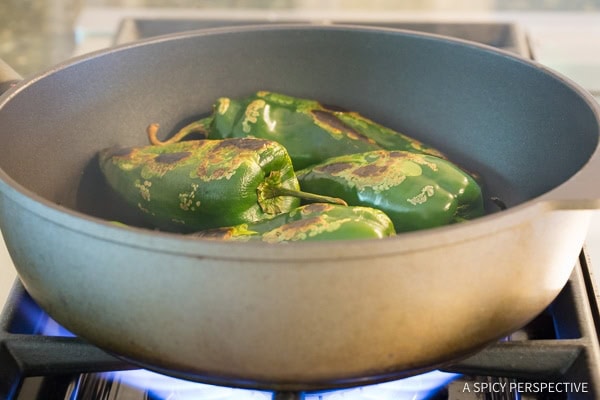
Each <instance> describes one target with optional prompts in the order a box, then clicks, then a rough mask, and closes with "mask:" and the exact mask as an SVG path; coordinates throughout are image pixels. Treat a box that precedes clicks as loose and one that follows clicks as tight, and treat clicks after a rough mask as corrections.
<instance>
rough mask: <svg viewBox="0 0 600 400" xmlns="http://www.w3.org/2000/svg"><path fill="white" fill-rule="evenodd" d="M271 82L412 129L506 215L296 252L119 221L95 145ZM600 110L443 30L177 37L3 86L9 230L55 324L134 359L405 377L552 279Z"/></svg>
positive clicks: (467, 342) (578, 230)
mask: <svg viewBox="0 0 600 400" xmlns="http://www.w3.org/2000/svg"><path fill="white" fill-rule="evenodd" d="M259 89H265V90H271V91H278V92H282V93H286V94H290V95H294V96H298V97H307V98H314V99H318V100H320V101H322V102H324V103H326V104H334V105H337V106H340V107H344V108H346V109H350V110H356V111H360V112H361V113H363V114H364V115H366V116H368V117H370V118H371V119H374V120H376V121H378V122H380V123H382V124H384V125H388V126H390V127H392V128H394V129H397V130H400V131H402V132H405V133H407V134H410V135H413V136H416V137H417V138H419V139H421V140H422V141H424V142H426V143H428V144H431V145H433V146H436V147H438V148H439V149H441V150H442V151H444V152H445V153H446V154H447V155H448V156H449V157H450V159H452V160H455V161H456V162H458V163H460V164H461V165H463V166H464V167H465V168H467V169H469V170H471V171H476V172H477V173H478V174H480V175H481V178H482V181H483V182H484V190H485V193H486V197H493V196H495V197H499V198H501V199H502V200H503V201H504V202H505V203H506V204H507V206H508V208H507V209H506V210H504V211H498V210H496V209H494V208H493V207H490V208H489V210H488V211H489V212H488V214H487V215H486V216H484V217H481V218H478V219H476V220H473V221H469V222H465V223H460V224H457V225H451V226H445V227H441V228H435V229H429V230H424V231H419V232H410V233H402V234H399V235H397V236H395V237H393V238H388V239H383V240H356V241H343V242H342V241H339V242H320V243H290V244H285V245H268V244H260V243H229V242H219V241H210V240H198V239H196V238H189V237H185V236H183V235H178V234H173V233H163V232H157V231H153V230H151V229H147V228H146V227H144V226H132V227H120V226H116V225H114V224H111V223H110V222H108V220H109V219H111V218H115V216H116V215H118V214H119V212H120V210H121V208H120V206H119V205H118V202H117V201H116V200H115V199H113V198H111V195H110V194H109V192H108V191H107V190H106V186H105V185H104V182H103V180H102V178H101V175H100V173H99V171H98V167H97V165H96V161H97V160H96V159H95V157H96V154H97V152H98V150H100V149H102V148H105V147H109V146H113V145H121V146H131V145H142V144H146V139H145V134H144V132H145V128H146V126H147V125H148V124H149V123H151V122H159V123H160V124H161V126H162V133H163V135H164V136H167V135H169V134H171V133H173V132H174V131H176V130H177V129H178V128H179V127H180V126H181V125H183V124H185V123H187V122H189V121H191V120H193V119H195V118H198V117H201V116H203V115H206V114H207V113H208V112H210V110H211V105H212V103H213V102H214V100H215V99H216V98H218V97H220V96H229V97H240V96H245V95H248V94H250V93H252V92H254V91H256V90H259ZM599 114H600V112H599V109H598V105H597V104H596V103H595V102H594V100H593V98H592V97H591V96H589V95H588V94H586V93H585V91H583V90H582V89H580V88H579V87H577V86H576V85H575V84H573V83H572V82H570V81H569V80H568V79H566V78H564V77H562V76H560V75H558V74H556V73H554V72H552V71H550V70H548V69H546V68H544V67H543V66H541V65H538V64H536V63H535V62H531V61H527V60H524V59H522V58H520V57H518V56H514V55H511V54H508V53H505V52H502V51H498V50H495V49H492V48H489V47H486V46H483V45H478V44H474V43H469V42H464V41H461V40H457V39H451V38H447V37H442V36H435V35H429V34H424V33H416V32H410V31H397V30H389V29H383V28H369V27H354V26H315V25H311V26H304V25H286V26H269V27H263V26H258V27H256V26H255V27H236V28H221V29H214V30H206V31H196V32H187V33H183V34H176V35H170V36H165V37H160V38H155V39H151V40H147V41H142V42H138V43H135V44H130V45H126V46H122V47H117V48H113V49H109V50H105V51H101V52H97V53H94V54H91V55H86V56H83V57H80V58H77V59H73V60H70V61H68V62H66V63H63V64H60V65H58V66H56V67H54V68H52V69H50V70H48V71H46V72H44V73H41V74H39V75H37V76H35V77H33V78H31V79H28V80H26V81H22V82H20V83H19V84H17V85H16V87H14V88H12V89H10V90H9V91H8V92H7V93H5V94H4V95H3V97H2V98H1V102H0V134H1V137H0V140H1V142H2V143H3V145H2V146H1V148H0V167H1V171H0V192H1V197H0V228H1V229H2V232H3V235H4V238H5V241H6V245H7V248H8V250H9V252H10V255H11V257H12V258H13V260H14V264H15V266H16V268H17V271H18V275H19V277H20V279H21V280H22V282H23V284H24V286H25V288H26V289H27V291H28V292H29V293H30V294H31V296H32V297H33V298H34V299H35V300H36V301H37V302H38V303H39V304H40V305H41V306H42V307H43V308H44V309H45V310H46V311H47V312H48V313H49V314H50V315H51V316H52V317H54V318H55V319H56V320H57V321H58V322H59V323H61V324H62V325H64V326H65V327H66V328H68V329H70V330H71V331H73V332H74V333H76V334H77V335H79V336H81V337H83V338H85V339H87V340H88V341H90V342H91V343H93V344H95V345H97V346H99V347H101V348H103V349H105V350H107V351H109V352H111V353H114V354H116V355H118V356H120V357H123V358H125V359H127V360H129V361H131V362H134V363H137V364H139V365H141V366H145V367H147V368H150V369H153V370H156V371H159V372H162V373H167V374H170V375H174V376H179V377H183V378H186V379H191V380H198V381H203V382H209V383H216V384H227V385H234V386H242V387H256V388H275V389H289V390H306V389H316V388H326V387H332V386H343V385H347V386H349V385H354V384H364V383H365V382H375V381H383V380H388V379H395V378H399V377H403V376H408V375H411V374H415V373H417V372H421V371H425V370H429V369H433V368H437V367H439V366H442V365H444V364H446V363H448V362H451V361H453V360H457V359H459V358H461V357H464V356H466V355H468V354H471V353H473V352H474V351H477V350H479V349H481V348H482V347H484V346H485V345H486V344H488V343H490V342H493V341H495V340H497V339H498V338H501V337H502V336H504V335H506V334H508V333H510V332H511V331H514V330H516V329H518V328H520V327H521V326H523V325H525V324H526V323H527V322H528V321H529V320H531V319H532V318H534V317H535V316H536V315H537V314H538V313H540V312H541V311H543V309H544V308H545V307H547V306H548V304H550V303H551V301H552V300H553V299H554V298H555V296H556V295H557V294H558V293H559V291H560V290H561V288H562V287H563V286H564V284H565V283H566V281H567V279H568V277H569V275H570V273H571V270H572V268H573V266H574V265H575V262H576V258H577V256H578V254H579V252H580V250H581V247H582V245H583V242H584V238H585V236H586V231H587V227H588V224H589V221H590V216H591V212H592V211H591V210H593V209H597V208H600V196H599V195H600V188H599V187H598V185H597V177H598V174H599V173H600V161H599V160H600V155H599V154H598V153H599V150H598V136H599ZM119 217H121V216H119ZM125 217H127V216H124V218H125ZM135 218H136V217H135V216H131V219H130V220H128V223H131V224H132V225H135V224H136V220H135Z"/></svg>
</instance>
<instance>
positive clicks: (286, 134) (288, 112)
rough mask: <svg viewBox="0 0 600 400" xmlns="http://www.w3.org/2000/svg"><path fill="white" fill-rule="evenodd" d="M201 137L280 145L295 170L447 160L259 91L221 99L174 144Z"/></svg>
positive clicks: (365, 125) (356, 119)
mask: <svg viewBox="0 0 600 400" xmlns="http://www.w3.org/2000/svg"><path fill="white" fill-rule="evenodd" d="M195 132H200V133H203V134H204V135H205V137H206V138H208V139H224V138H233V137H249V136H251V137H257V138H262V139H269V140H274V141H277V142H279V143H281V144H282V145H283V146H284V147H285V148H286V149H287V151H288V153H289V154H290V157H291V159H292V162H293V164H294V168H295V169H302V168H305V167H307V166H310V165H313V164H317V163H320V162H322V161H324V160H326V159H328V158H331V157H334V156H339V155H343V154H353V153H362V152H366V151H371V150H378V149H389V150H407V151H413V152H417V153H425V154H433V155H436V156H442V155H441V153H440V152H439V151H437V150H435V149H433V148H430V147H427V146H425V145H424V144H423V143H421V142H419V141H418V140H416V139H413V138H411V137H408V136H406V135H403V134H401V133H399V132H396V131H393V130H392V129H389V128H386V127H384V126H382V125H380V124H377V123H375V122H373V121H371V120H369V119H367V118H365V117H363V116H361V115H360V114H358V113H356V112H349V111H341V110H337V109H331V108H328V107H325V106H324V105H322V104H320V103H319V102H317V101H314V100H308V99H301V98H295V97H291V96H287V95H283V94H279V93H273V92H267V91H260V92H257V93H256V94H254V95H252V96H250V97H247V98H243V99H238V100H236V99H230V98H227V97H222V98H219V99H218V100H217V101H216V103H215V104H214V106H213V113H212V115H210V116H209V117H206V118H204V119H201V120H199V121H195V122H193V123H191V124H190V125H188V126H186V127H184V128H183V129H182V130H180V131H179V132H178V133H177V134H176V135H175V136H173V137H172V138H171V139H169V140H167V141H165V142H161V141H160V140H158V139H157V138H156V137H154V138H151V141H152V143H154V144H163V143H172V142H176V141H180V140H182V139H184V138H185V137H187V136H188V135H190V134H192V133H195Z"/></svg>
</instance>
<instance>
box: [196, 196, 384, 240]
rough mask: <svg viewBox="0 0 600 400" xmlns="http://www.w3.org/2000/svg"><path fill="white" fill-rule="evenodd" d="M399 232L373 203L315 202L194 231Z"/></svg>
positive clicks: (221, 235) (247, 236)
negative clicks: (263, 217)
mask: <svg viewBox="0 0 600 400" xmlns="http://www.w3.org/2000/svg"><path fill="white" fill-rule="evenodd" d="M394 234H395V231H394V225H393V224H392V221H391V220H390V219H389V217H388V216H387V215H385V213H383V212H382V211H380V210H376V209H374V208H369V207H348V206H341V205H336V204H326V203H313V204H309V205H305V206H302V207H298V208H296V209H294V210H292V211H290V212H289V213H285V214H279V215H277V216H275V217H273V218H271V219H268V220H263V221H259V222H256V223H249V224H240V225H237V226H231V227H224V228H217V229H210V230H205V231H201V232H196V233H194V234H193V235H194V236H197V237H202V238H212V239H226V240H236V241H249V240H259V241H263V242H268V243H281V242H292V241H313V240H345V239H372V238H383V237H387V236H392V235H394Z"/></svg>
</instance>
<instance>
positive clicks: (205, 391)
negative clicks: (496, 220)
mask: <svg viewBox="0 0 600 400" xmlns="http://www.w3.org/2000/svg"><path fill="white" fill-rule="evenodd" d="M102 375H103V377H104V379H106V380H108V381H112V382H118V383H120V384H122V385H127V386H130V387H134V388H137V389H139V390H140V391H141V392H142V393H147V395H148V399H150V400H191V399H203V400H213V399H214V400H270V399H272V398H273V393H272V392H267V391H258V390H248V389H237V388H228V387H222V386H214V385H207V384H202V383H196V382H190V381H185V380H181V379H176V378H171V377H168V376H164V375H160V374H157V373H154V372H150V371H146V370H133V371H119V372H107V373H104V374H102ZM459 376H460V375H458V374H451V373H446V372H441V371H432V372H428V373H425V374H421V375H417V376H413V377H409V378H405V379H400V380H397V381H392V382H386V383H380V384H376V385H369V386H362V387H358V388H351V389H339V390H330V391H320V392H314V393H306V394H305V395H304V399H305V400H427V399H430V398H431V397H432V396H434V395H435V394H436V393H438V392H439V390H441V389H442V388H444V387H445V386H447V385H448V384H449V383H450V382H451V381H453V380H454V379H456V378H458V377H459Z"/></svg>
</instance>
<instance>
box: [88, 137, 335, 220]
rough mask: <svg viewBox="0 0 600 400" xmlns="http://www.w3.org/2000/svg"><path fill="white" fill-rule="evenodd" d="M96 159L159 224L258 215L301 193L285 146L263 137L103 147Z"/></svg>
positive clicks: (283, 208)
mask: <svg viewBox="0 0 600 400" xmlns="http://www.w3.org/2000/svg"><path fill="white" fill-rule="evenodd" d="M99 162H100V168H101V170H102V172H103V174H104V176H105V177H106V180H107V182H108V184H109V185H110V186H111V187H112V188H113V189H114V190H115V191H116V192H117V193H118V194H120V195H121V196H122V197H123V198H124V199H125V201H126V202H128V203H129V204H131V205H132V206H134V207H137V208H138V209H139V210H141V211H142V212H143V213H144V214H145V215H146V216H147V219H148V222H149V223H151V224H152V225H153V226H154V227H156V228H159V229H165V230H174V231H178V232H192V231H197V230H201V229H209V228H216V227H221V226H230V225H237V224H241V223H248V222H256V221H260V220H262V219H264V218H271V217H273V216H274V215H277V214H279V213H283V212H288V211H290V210H292V209H294V208H296V207H298V206H299V204H300V200H299V199H298V198H297V197H294V196H302V195H303V194H302V193H300V192H298V189H299V186H298V180H297V179H296V176H295V174H294V170H293V168H292V162H291V160H290V158H289V156H288V154H287V152H286V150H285V149H284V148H283V147H282V146H281V145H280V144H278V143H276V142H273V141H269V140H263V139H252V138H242V139H226V140H192V141H184V142H179V143H173V144H170V145H165V146H145V147H129V148H110V149H105V150H103V151H101V152H100V154H99ZM323 199H324V198H322V197H318V196H317V200H320V201H323ZM329 200H331V199H328V200H326V201H329ZM332 201H335V200H332Z"/></svg>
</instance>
